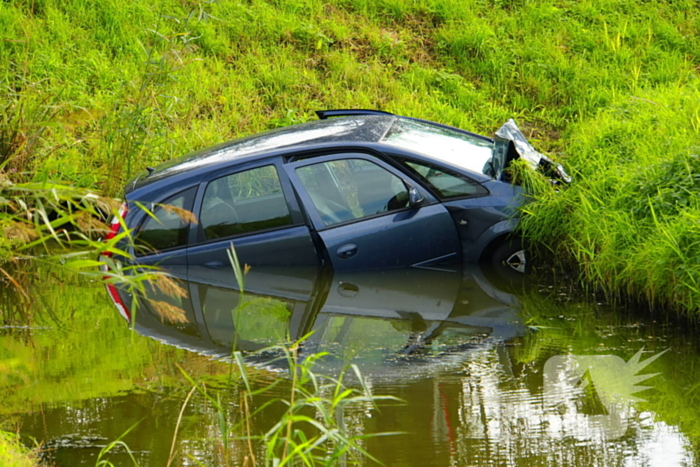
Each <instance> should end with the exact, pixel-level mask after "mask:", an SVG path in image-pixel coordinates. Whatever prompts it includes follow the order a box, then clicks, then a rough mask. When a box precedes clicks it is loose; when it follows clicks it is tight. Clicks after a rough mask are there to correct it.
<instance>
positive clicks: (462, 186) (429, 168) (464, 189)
mask: <svg viewBox="0 0 700 467" xmlns="http://www.w3.org/2000/svg"><path fill="white" fill-rule="evenodd" d="M404 163H405V164H406V165H408V166H409V167H410V168H412V169H413V170H415V171H416V172H417V173H418V174H419V175H420V176H421V177H423V179H424V180H425V181H426V182H427V183H428V184H430V186H432V187H433V188H434V189H435V191H436V192H437V193H438V196H439V197H440V198H441V199H450V198H465V197H476V196H483V195H486V194H488V191H487V190H486V188H484V187H483V186H482V185H481V184H480V183H477V182H475V181H473V180H470V179H468V178H467V177H464V176H461V175H459V174H457V173H455V172H452V171H449V170H446V169H443V168H440V167H437V166H434V165H432V164H425V163H422V162H415V161H404Z"/></svg>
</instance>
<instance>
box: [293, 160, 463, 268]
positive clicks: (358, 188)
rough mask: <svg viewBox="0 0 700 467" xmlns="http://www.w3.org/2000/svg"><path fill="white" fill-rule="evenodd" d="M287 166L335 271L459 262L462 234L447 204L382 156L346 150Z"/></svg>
mask: <svg viewBox="0 0 700 467" xmlns="http://www.w3.org/2000/svg"><path fill="white" fill-rule="evenodd" d="M285 169H286V171H287V174H288V175H289V178H290V180H291V182H292V184H293V185H294V188H295V189H296V190H297V192H298V193H299V196H300V198H301V200H302V202H303V204H304V207H305V209H306V212H307V213H308V216H309V219H310V221H311V223H312V225H313V227H314V229H315V230H316V231H317V232H318V235H319V237H320V239H321V241H322V242H323V246H324V247H325V248H326V251H327V255H328V257H329V259H330V261H331V263H332V265H333V268H334V269H335V270H336V271H350V270H362V269H380V268H391V267H404V266H428V265H432V264H437V263H439V262H447V261H459V259H460V253H461V251H460V245H459V236H458V233H457V230H456V227H455V225H454V222H453V221H452V218H451V216H450V214H449V213H448V212H447V210H446V209H445V207H444V206H442V205H441V204H440V203H439V202H438V201H437V200H436V199H435V198H434V197H432V196H431V195H430V194H429V193H428V192H427V191H424V190H423V189H422V188H420V187H418V186H417V185H416V184H415V183H414V182H413V181H412V180H410V179H409V178H408V177H406V176H405V175H404V174H403V173H402V172H400V171H397V170H395V169H394V168H392V167H390V166H389V165H387V164H385V163H384V162H382V161H380V160H379V159H377V158H375V157H372V156H370V155H368V154H362V153H350V154H347V153H346V154H337V155H331V156H322V157H315V158H309V159H304V160H301V161H296V162H292V163H289V164H287V165H285ZM412 191H413V195H412V196H411V197H413V200H412V201H411V200H410V199H409V198H410V196H409V193H411V192H412ZM418 201H420V202H418Z"/></svg>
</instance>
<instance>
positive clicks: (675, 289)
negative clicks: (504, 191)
mask: <svg viewBox="0 0 700 467" xmlns="http://www.w3.org/2000/svg"><path fill="white" fill-rule="evenodd" d="M699 136H700V83H698V82H697V80H695V82H693V83H692V84H687V85H685V86H676V85H673V86H667V87H660V88H657V89H655V90H653V91H648V92H642V93H639V94H638V95H637V96H628V97H625V98H619V99H617V100H616V101H615V102H614V103H612V104H611V105H610V106H609V107H607V108H605V109H604V110H601V111H600V112H599V113H598V114H597V115H596V116H595V117H593V118H591V119H588V120H587V121H584V122H582V123H580V124H577V125H574V126H572V128H571V130H570V134H569V137H568V140H569V148H568V154H569V159H568V161H569V165H570V166H571V167H572V168H574V176H575V178H576V182H575V183H573V184H572V185H571V187H570V188H569V189H567V190H565V191H563V192H561V193H556V192H554V191H545V192H544V193H542V196H540V197H539V200H538V201H537V202H535V203H533V204H532V205H530V206H528V207H527V211H528V212H529V214H530V215H529V216H527V217H526V219H525V231H526V233H528V234H529V235H530V236H531V237H533V238H534V239H536V240H538V241H540V242H542V243H544V244H546V245H549V246H550V247H551V248H552V249H553V251H554V253H555V257H556V258H557V261H559V262H560V263H561V264H562V265H566V264H569V265H577V266H578V267H579V268H580V270H581V273H582V275H583V277H584V278H585V279H586V281H587V282H588V283H592V284H595V285H596V286H598V287H600V288H602V289H604V290H606V291H607V292H608V293H610V294H613V295H628V296H632V297H644V298H646V300H647V301H649V302H650V303H652V304H659V305H664V306H666V307H670V308H673V309H675V310H678V311H682V312H685V313H687V314H689V315H691V316H697V315H698V312H700V197H698V193H699V189H700V146H698V137H699Z"/></svg>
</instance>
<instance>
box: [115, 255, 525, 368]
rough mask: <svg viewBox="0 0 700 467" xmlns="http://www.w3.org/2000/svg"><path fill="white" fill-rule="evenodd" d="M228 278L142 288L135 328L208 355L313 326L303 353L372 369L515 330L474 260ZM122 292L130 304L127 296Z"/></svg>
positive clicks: (506, 303) (505, 300) (297, 334)
mask: <svg viewBox="0 0 700 467" xmlns="http://www.w3.org/2000/svg"><path fill="white" fill-rule="evenodd" d="M232 284H235V281H232V282H229V283H228V284H222V283H221V274H220V273H216V272H211V273H210V276H209V277H205V276H204V275H200V276H199V277H197V280H191V281H182V282H181V285H182V287H183V288H184V289H185V292H186V294H185V296H183V297H174V296H168V295H165V294H163V293H162V292H159V291H157V290H156V289H155V288H151V287H149V288H148V292H147V296H146V297H145V299H144V297H140V298H139V305H138V307H139V308H138V312H137V313H135V316H136V322H135V323H134V325H135V328H136V330H137V331H138V332H140V333H141V334H144V335H147V336H150V337H153V338H156V339H159V340H162V341H164V342H166V343H169V344H171V345H175V346H178V347H182V348H186V349H189V350H192V351H196V352H200V353H204V354H207V355H211V356H212V357H215V358H224V357H226V356H228V355H230V354H231V350H232V348H235V349H237V350H241V351H244V352H255V351H258V350H261V349H264V348H267V347H269V346H272V345H275V344H279V343H282V342H288V341H289V340H296V339H299V338H301V337H302V336H305V335H306V334H308V333H311V332H312V334H311V336H310V337H309V338H308V339H307V340H306V342H305V343H304V345H303V346H302V354H309V353H311V352H320V351H327V352H329V353H330V355H329V356H328V357H327V358H325V359H324V364H326V365H329V364H330V365H333V366H341V367H342V366H343V365H345V364H348V363H358V364H359V365H360V366H361V368H362V369H363V371H364V372H365V373H374V374H376V375H377V376H381V375H382V374H384V373H385V372H386V371H387V365H391V366H395V365H400V364H401V363H402V362H411V363H412V364H411V365H410V366H411V367H415V368H420V367H422V366H423V365H421V363H424V362H430V363H431V365H432V364H433V363H434V362H436V361H441V362H448V361H450V360H451V359H452V358H453V357H454V356H456V355H458V354H460V353H462V352H463V351H464V350H466V349H468V348H470V347H471V346H473V345H475V344H483V343H484V342H489V341H493V340H503V339H508V338H511V337H514V336H516V335H518V334H520V333H521V331H522V329H523V327H522V325H521V324H520V322H519V320H518V316H517V314H516V312H515V310H514V309H513V308H512V305H515V304H516V298H515V297H514V296H513V295H510V294H508V293H505V292H503V291H500V290H498V289H496V288H495V287H494V286H493V285H492V284H491V283H490V282H489V281H488V280H487V279H486V278H485V276H484V275H483V273H482V271H481V269H480V268H479V267H478V266H475V265H467V266H465V267H464V268H463V269H461V270H460V271H441V270H425V269H399V270H389V271H370V272H361V273H360V272H358V273H333V272H332V271H330V270H323V271H319V270H317V269H316V268H279V267H276V268H272V267H267V268H266V267H258V268H254V269H253V270H251V272H250V273H249V274H248V275H247V276H246V286H245V293H244V294H241V293H240V292H239V291H238V290H236V289H235V288H233V286H232ZM224 285H228V287H224ZM121 295H122V297H123V298H124V299H125V300H123V303H124V306H125V307H127V308H128V309H133V308H134V305H135V304H134V303H133V301H132V298H131V296H127V295H126V294H124V293H121ZM158 302H161V303H162V302H166V303H168V304H169V305H173V306H176V307H178V308H180V309H181V310H183V311H184V313H185V318H186V321H185V320H181V321H183V322H177V323H169V322H168V320H167V319H164V318H163V316H161V314H159V313H158V311H156V310H157V309H158V306H154V303H155V304H157V303H158ZM251 359H252V360H255V359H259V357H252V356H251ZM261 363H264V362H261ZM400 366H402V367H406V366H407V365H400ZM402 372H403V371H402Z"/></svg>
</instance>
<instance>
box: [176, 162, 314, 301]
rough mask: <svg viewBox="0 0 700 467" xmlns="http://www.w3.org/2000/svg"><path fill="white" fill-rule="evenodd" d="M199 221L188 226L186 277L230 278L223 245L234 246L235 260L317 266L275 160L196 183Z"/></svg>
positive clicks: (231, 281) (231, 280)
mask: <svg viewBox="0 0 700 467" xmlns="http://www.w3.org/2000/svg"><path fill="white" fill-rule="evenodd" d="M195 212H196V213H197V218H198V219H199V222H198V223H197V224H196V225H193V226H192V227H191V231H190V238H191V239H194V241H190V246H189V248H188V249H187V263H188V278H189V279H190V280H195V281H200V282H207V283H211V278H212V274H211V272H212V271H216V272H217V274H216V277H217V278H218V284H212V285H220V286H224V287H226V286H230V285H231V284H235V283H236V280H235V277H234V275H233V270H232V268H231V265H230V263H229V257H228V252H227V250H228V249H229V248H230V247H231V244H233V245H234V246H235V249H236V252H237V255H238V259H239V261H240V264H241V265H244V264H246V265H249V266H252V267H256V266H266V265H278V266H302V265H317V264H319V258H318V255H317V253H316V249H315V246H314V243H313V240H312V238H311V234H310V231H309V227H308V226H307V225H306V224H305V222H304V218H303V216H302V214H301V212H300V210H299V206H298V204H297V202H296V198H295V197H294V194H293V191H292V188H291V186H290V185H289V181H288V180H287V178H286V175H285V173H284V171H283V170H280V169H279V167H278V166H277V162H275V161H263V162H258V163H257V164H255V165H250V164H248V165H245V166H242V167H236V168H232V169H229V170H224V171H218V172H216V173H213V174H211V175H209V176H208V177H206V178H205V179H204V181H203V182H202V183H201V185H200V188H199V190H198V193H197V199H196V200H195Z"/></svg>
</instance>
